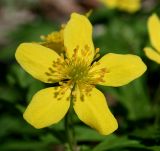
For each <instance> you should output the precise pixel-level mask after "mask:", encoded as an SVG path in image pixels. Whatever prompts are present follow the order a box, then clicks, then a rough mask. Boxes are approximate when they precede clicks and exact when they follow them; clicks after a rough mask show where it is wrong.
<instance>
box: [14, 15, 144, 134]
mask: <svg viewBox="0 0 160 151" xmlns="http://www.w3.org/2000/svg"><path fill="white" fill-rule="evenodd" d="M64 46H65V47H66V56H67V57H65V56H63V55H61V56H60V55H58V54H57V53H56V52H55V51H53V50H51V49H49V48H46V47H44V46H42V45H38V44H34V43H22V44H21V45H20V46H19V47H18V49H17V51H16V59H17V61H18V63H19V64H20V65H21V66H22V67H23V68H24V69H25V70H26V71H27V72H28V73H30V74H31V75H32V76H33V77H35V78H36V79H38V80H41V81H42V82H45V83H54V82H59V81H60V82H59V85H60V86H57V87H51V88H46V89H43V90H41V91H39V92H38V93H36V94H35V95H34V96H33V98H32V100H31V103H30V104H29V106H28V107H27V109H26V111H25V113H24V118H25V119H26V120H27V121H28V122H29V123H30V124H31V125H33V126H34V127H36V128H43V127H47V126H50V125H52V124H54V123H57V122H58V121H60V120H61V119H62V118H63V117H64V116H65V114H66V113H67V111H68V109H69V107H70V105H71V104H73V108H74V110H75V112H76V114H77V115H78V117H79V119H80V120H81V121H83V122H84V123H85V124H87V125H89V126H90V127H92V128H94V129H96V130H97V131H98V132H99V133H101V134H104V135H107V134H110V133H112V132H113V131H115V130H116V129H117V127H118V124H117V121H116V119H115V118H114V116H113V115H112V113H111V112H110V110H109V108H108V106H107V103H106V99H105V96H104V95H103V94H102V93H101V92H100V91H99V90H98V89H96V88H95V85H96V84H100V85H105V86H114V87H117V86H122V85H125V84H127V83H129V82H130V81H132V80H134V79H136V78H138V77H139V76H141V75H142V74H143V73H144V72H145V70H146V66H145V64H144V63H143V62H142V60H141V59H140V58H139V57H138V56H135V55H129V54H128V55H120V54H113V53H109V54H107V55H105V56H104V57H102V58H101V59H100V60H99V61H97V62H95V61H94V60H95V58H97V53H98V49H96V50H95V49H94V46H93V42H92V25H91V24H90V22H89V20H88V19H87V18H86V17H85V16H83V15H79V14H76V13H73V14H72V15H71V19H70V20H69V22H68V23H67V25H66V26H65V29H64ZM93 62H94V63H93ZM71 98H73V99H72V102H70V100H71Z"/></svg>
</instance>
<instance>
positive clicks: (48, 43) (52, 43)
mask: <svg viewBox="0 0 160 151" xmlns="http://www.w3.org/2000/svg"><path fill="white" fill-rule="evenodd" d="M63 30H64V27H63V26H62V29H61V30H60V31H55V32H52V33H50V34H48V35H47V36H44V35H42V36H41V39H42V40H43V42H40V43H39V44H41V45H43V46H45V47H48V48H51V49H53V50H54V51H56V52H57V53H58V54H60V53H62V52H64V51H65V48H64V39H63Z"/></svg>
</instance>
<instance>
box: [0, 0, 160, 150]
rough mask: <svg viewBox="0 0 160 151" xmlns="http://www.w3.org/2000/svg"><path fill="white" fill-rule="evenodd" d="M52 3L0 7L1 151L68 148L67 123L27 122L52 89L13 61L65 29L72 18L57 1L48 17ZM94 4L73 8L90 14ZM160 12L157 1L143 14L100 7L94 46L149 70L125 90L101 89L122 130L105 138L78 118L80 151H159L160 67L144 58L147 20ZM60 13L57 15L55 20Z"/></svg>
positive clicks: (5, 1)
mask: <svg viewBox="0 0 160 151" xmlns="http://www.w3.org/2000/svg"><path fill="white" fill-rule="evenodd" d="M51 1H52V0H51ZM49 2H50V1H49V0H48V1H45V0H42V1H38V0H37V1H33V0H24V1H23V3H22V1H20V0H1V1H0V18H1V20H0V32H1V35H0V151H63V150H67V148H68V146H67V140H66V138H65V135H64V133H65V130H64V125H63V122H64V121H63V120H62V121H61V122H59V123H58V124H56V125H53V126H51V127H49V128H45V129H41V130H36V129H34V128H33V127H31V126H30V125H29V124H27V123H26V122H25V121H24V119H23V117H22V113H23V111H24V110H25V108H26V106H27V104H28V103H29V101H30V99H31V97H32V96H33V94H34V93H35V92H37V91H38V90H40V89H42V88H44V87H46V86H47V85H44V84H43V83H41V82H39V81H37V80H35V79H33V78H32V77H31V76H30V75H29V74H27V73H26V72H25V71H24V70H23V69H22V68H21V67H20V66H19V65H18V64H17V63H16V60H15V58H14V53H15V50H16V48H17V46H18V45H19V44H20V43H21V42H32V41H37V42H38V41H40V38H39V37H40V35H45V34H48V33H50V32H52V31H55V30H58V29H59V28H58V27H60V23H63V22H65V20H67V19H68V18H69V13H70V12H69V11H68V12H67V11H66V12H65V13H64V10H63V9H64V8H62V10H58V9H57V7H56V6H55V1H53V2H52V5H53V8H54V9H53V10H50V11H47V10H49V9H48V7H47V5H45V4H46V3H49ZM92 2H94V3H92V5H91V4H90V3H91V2H90V1H88V3H86V4H85V3H84V4H83V5H82V4H80V5H79V4H77V6H79V7H80V8H82V9H80V10H79V9H77V7H75V6H74V5H73V6H74V9H75V10H76V11H84V9H86V8H87V9H86V10H89V8H95V6H96V4H97V3H96V2H95V1H92ZM147 3H149V4H150V5H149V4H148V5H146V4H147ZM89 4H90V5H89ZM93 4H94V5H93ZM86 6H87V7H86ZM159 8H160V2H159V1H158V0H157V1H152V0H150V1H149V0H144V1H143V4H142V9H141V10H140V11H138V12H136V13H134V14H129V13H126V12H121V11H118V10H109V9H107V8H106V7H103V6H100V7H99V6H96V9H94V10H93V12H92V14H91V16H90V17H89V19H90V20H91V22H92V24H93V26H94V34H93V36H94V42H95V46H96V47H99V48H100V49H101V54H102V55H104V54H106V53H108V52H113V53H121V54H126V53H131V54H136V55H139V56H140V57H142V59H143V61H144V62H145V63H146V65H147V66H148V70H147V72H146V73H145V74H144V75H143V76H142V77H141V78H139V79H138V80H135V81H133V82H132V83H130V84H128V85H126V86H123V87H119V88H112V87H100V86H99V87H98V88H99V89H101V90H102V91H103V92H104V94H105V95H106V98H107V100H108V104H109V106H110V108H111V110H112V112H113V114H114V115H115V116H116V118H117V119H118V122H119V129H118V130H117V131H116V132H115V133H114V134H111V135H109V136H101V135H99V134H98V133H97V132H96V131H94V130H92V129H90V128H89V127H87V126H86V125H84V124H83V123H81V122H80V121H79V120H78V119H77V117H76V115H75V114H74V128H75V134H76V139H77V143H78V146H79V150H80V151H90V150H92V151H117V150H118V151H135V150H137V151H160V95H159V94H160V70H159V69H160V66H159V65H158V64H156V63H154V62H152V61H150V60H149V59H148V58H146V57H145V56H144V52H143V48H144V47H145V46H146V45H150V42H149V36H148V31H147V18H148V17H149V16H150V15H151V14H152V13H153V12H156V13H157V14H158V15H159V16H160V9H159ZM65 9H66V8H65ZM70 10H71V9H70ZM71 11H72V10H71ZM55 12H56V15H55V16H54V15H52V14H54V13H55ZM60 12H61V13H60ZM64 146H65V148H64Z"/></svg>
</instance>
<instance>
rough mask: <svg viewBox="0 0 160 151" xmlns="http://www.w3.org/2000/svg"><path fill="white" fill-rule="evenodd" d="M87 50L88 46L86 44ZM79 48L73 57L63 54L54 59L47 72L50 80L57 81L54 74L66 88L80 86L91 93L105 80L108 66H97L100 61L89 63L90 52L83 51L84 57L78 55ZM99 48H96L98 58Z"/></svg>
mask: <svg viewBox="0 0 160 151" xmlns="http://www.w3.org/2000/svg"><path fill="white" fill-rule="evenodd" d="M86 48H87V49H86V50H88V47H87V46H86ZM78 51H79V48H78V47H77V48H75V50H74V54H73V56H72V57H71V58H67V59H65V58H64V56H63V55H61V57H60V58H58V59H57V60H56V61H53V65H52V67H50V68H49V72H46V73H45V74H46V75H47V76H49V79H48V81H50V82H55V81H54V79H53V76H54V77H56V79H57V82H58V81H61V82H59V84H60V85H61V86H63V87H64V88H66V87H71V88H73V86H75V85H76V86H78V87H79V89H81V90H82V91H85V92H86V93H89V92H90V91H91V90H92V88H93V87H94V86H95V85H96V84H97V83H99V82H102V81H103V77H104V75H105V74H106V73H107V70H106V68H95V67H97V66H98V65H99V63H98V62H94V63H93V64H92V65H90V64H88V63H87V61H86V60H87V59H86V58H87V55H88V53H87V52H86V53H83V54H84V55H83V58H82V57H79V56H78ZM98 52H99V49H96V53H95V57H94V58H96V57H97V56H99V55H97V54H98Z"/></svg>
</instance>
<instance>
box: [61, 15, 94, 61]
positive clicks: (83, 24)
mask: <svg viewBox="0 0 160 151" xmlns="http://www.w3.org/2000/svg"><path fill="white" fill-rule="evenodd" d="M64 45H65V47H66V49H67V50H66V51H67V55H68V57H69V58H71V57H72V55H73V54H74V49H75V48H77V46H78V48H79V49H78V55H79V56H80V57H84V55H83V54H82V49H83V51H84V50H85V49H86V46H87V48H88V49H86V51H88V54H89V56H88V57H87V58H86V59H87V60H88V62H92V59H93V56H94V46H93V42H92V25H91V23H90V22H89V20H88V18H87V17H86V16H83V15H79V14H77V13H72V15H71V19H70V20H69V22H68V23H67V25H66V26H65V28H64Z"/></svg>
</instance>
